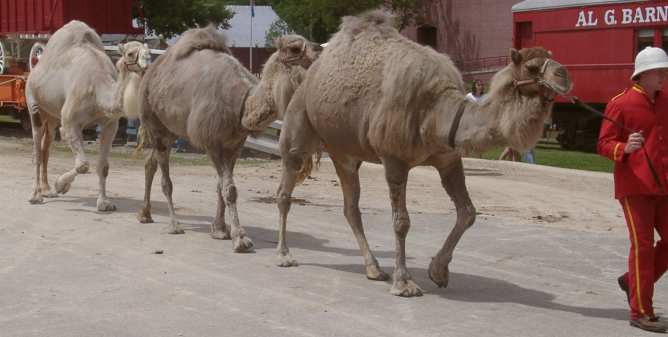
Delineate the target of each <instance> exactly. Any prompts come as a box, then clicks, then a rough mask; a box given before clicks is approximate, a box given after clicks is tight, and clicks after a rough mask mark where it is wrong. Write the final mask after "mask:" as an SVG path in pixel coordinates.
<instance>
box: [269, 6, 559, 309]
mask: <svg viewBox="0 0 668 337" xmlns="http://www.w3.org/2000/svg"><path fill="white" fill-rule="evenodd" d="M388 21H389V19H388V17H386V16H385V15H384V14H383V13H382V12H378V11H376V12H371V13H367V14H365V15H362V16H360V17H345V18H344V19H343V24H342V26H341V30H340V31H339V32H338V33H337V34H336V35H335V36H334V37H333V38H332V39H331V40H330V42H329V45H328V46H327V48H325V50H324V51H323V53H322V55H321V56H320V57H319V59H318V60H317V61H316V62H315V63H314V64H313V65H312V66H311V67H310V68H309V69H308V71H307V72H306V77H305V79H304V82H303V83H302V85H301V86H300V87H299V89H297V91H296V92H295V94H294V96H293V98H292V100H291V102H290V104H289V106H288V108H287V110H286V113H285V117H284V120H283V130H282V134H281V139H280V147H281V153H282V156H283V159H282V166H283V174H282V178H281V184H280V187H279V190H278V208H279V213H280V219H279V226H280V231H279V238H278V256H279V260H280V261H279V265H280V266H284V267H287V266H293V265H296V261H295V260H294V259H293V258H292V256H291V255H290V252H289V250H288V247H287V245H286V237H285V236H286V222H287V216H288V212H289V210H290V204H291V201H290V197H291V194H292V191H293V189H294V186H295V181H296V177H297V171H298V170H299V169H300V168H301V167H302V166H303V165H304V163H305V162H306V161H308V160H310V156H311V154H312V153H313V152H314V151H316V149H317V148H318V146H319V143H320V141H322V142H323V143H324V144H325V148H326V149H327V151H328V152H329V154H330V156H331V158H332V161H333V163H334V166H335V168H336V173H337V175H338V176H339V179H340V181H341V188H342V190H343V198H344V214H345V217H346V219H347V221H348V223H349V225H350V227H351V228H352V231H353V233H354V235H355V238H356V239H357V243H358V244H359V246H360V249H361V251H362V255H363V256H364V262H365V265H366V275H367V277H368V278H369V279H372V280H386V279H387V278H388V275H387V274H386V273H384V272H383V271H382V270H381V269H380V267H379V265H378V262H377V260H376V258H375V257H374V256H373V254H372V253H371V251H370V250H369V245H368V243H367V240H366V238H365V235H364V230H363V227H362V218H361V215H360V209H359V205H358V204H359V197H360V184H359V175H358V170H359V167H360V165H361V164H362V162H364V161H367V162H372V163H380V164H382V165H383V166H384V168H385V179H386V181H387V184H388V186H389V190H390V201H391V205H392V219H393V228H394V232H395V237H396V261H395V270H394V282H393V285H392V288H391V290H390V292H391V293H392V294H394V295H399V296H419V295H421V294H422V291H421V289H420V288H419V287H418V286H417V285H416V284H415V282H413V280H412V278H411V275H410V274H409V272H408V270H407V269H406V254H405V238H406V235H407V233H408V229H409V227H410V220H409V216H408V211H407V210H406V180H407V178H408V172H409V170H410V169H411V168H413V167H415V166H422V165H429V166H433V167H435V168H436V169H437V170H438V172H439V174H440V177H441V184H442V185H443V187H444V188H445V190H446V192H447V194H448V195H449V196H450V198H451V199H452V200H453V202H454V204H455V206H456V209H457V221H456V224H455V227H454V228H453V230H452V232H451V233H450V235H449V236H448V238H447V240H446V241H445V243H444V245H443V247H442V248H441V250H440V251H439V252H438V254H437V255H436V256H435V257H434V259H433V260H432V262H431V265H430V266H429V276H430V278H431V279H432V280H433V281H434V282H435V283H436V284H437V285H439V286H441V287H445V286H446V285H447V284H448V264H449V263H450V261H451V259H452V254H453V251H454V248H455V245H456V244H457V242H458V241H459V239H460V238H461V236H462V234H463V233H464V231H465V230H466V229H467V228H468V227H469V226H471V225H472V224H473V222H474V220H475V214H476V213H475V208H474V207H473V204H472V203H471V200H470V199H469V195H468V191H467V190H466V185H465V181H464V170H463V166H462V160H461V156H460V154H459V151H458V150H460V149H462V148H467V147H475V148H478V149H485V148H488V147H490V146H493V145H498V144H509V145H510V146H512V147H513V148H516V149H526V148H529V147H531V146H533V144H535V143H536V141H537V139H538V137H539V136H540V134H541V130H542V128H543V121H544V120H545V118H546V117H548V115H549V114H550V111H551V108H552V100H553V98H554V96H555V90H557V91H559V92H560V93H566V92H568V90H570V86H571V83H570V80H569V78H568V74H567V72H566V70H565V69H564V68H563V67H562V66H561V65H560V64H559V63H557V62H555V61H553V60H551V57H550V54H549V52H547V51H546V50H544V49H542V48H533V49H523V50H521V51H519V52H518V51H515V50H512V52H511V58H512V63H511V64H509V65H508V66H507V67H505V68H504V69H503V70H501V71H500V72H499V73H498V74H496V76H495V77H494V79H493V82H492V84H491V93H490V94H489V97H488V99H486V100H485V101H484V102H482V104H481V105H478V104H476V103H472V102H470V101H469V100H467V99H466V98H465V96H464V94H465V91H464V86H463V82H462V79H461V75H460V73H459V71H458V70H457V69H456V68H455V66H454V65H453V63H452V61H451V60H450V58H449V57H448V56H447V55H443V54H439V53H437V52H435V51H434V50H432V49H430V48H428V47H423V46H419V45H418V44H416V43H414V42H412V41H410V40H408V39H406V38H404V37H403V36H401V35H400V34H399V33H398V32H397V31H396V30H395V29H394V28H392V26H391V25H390V24H389V22H388ZM458 112H459V113H458ZM457 115H459V117H461V119H460V120H459V121H456V120H458V119H459V118H458V117H457ZM457 123H458V124H459V128H458V129H457V127H456V126H455V127H453V125H456V124H457ZM450 138H452V139H450Z"/></svg>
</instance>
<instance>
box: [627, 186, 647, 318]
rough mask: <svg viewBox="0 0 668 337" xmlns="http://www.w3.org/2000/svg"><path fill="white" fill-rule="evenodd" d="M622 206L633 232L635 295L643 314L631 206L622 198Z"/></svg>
mask: <svg viewBox="0 0 668 337" xmlns="http://www.w3.org/2000/svg"><path fill="white" fill-rule="evenodd" d="M624 206H625V207H626V215H627V216H628V218H629V224H630V225H631V233H632V234H633V248H634V252H633V255H634V264H635V270H636V297H637V298H638V307H639V308H640V312H641V313H642V314H643V315H644V314H645V309H644V308H643V306H642V300H641V298H640V266H639V265H638V234H637V233H636V224H635V222H634V221H633V214H632V213H631V206H629V199H628V198H624Z"/></svg>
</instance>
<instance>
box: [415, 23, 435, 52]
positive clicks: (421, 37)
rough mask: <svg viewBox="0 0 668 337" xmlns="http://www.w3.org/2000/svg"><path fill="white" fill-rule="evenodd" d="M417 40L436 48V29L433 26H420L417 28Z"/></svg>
mask: <svg viewBox="0 0 668 337" xmlns="http://www.w3.org/2000/svg"><path fill="white" fill-rule="evenodd" d="M417 41H418V43H419V44H422V45H425V46H430V47H432V48H434V49H436V47H437V45H438V30H437V29H436V27H434V26H428V25H424V26H420V27H418V29H417Z"/></svg>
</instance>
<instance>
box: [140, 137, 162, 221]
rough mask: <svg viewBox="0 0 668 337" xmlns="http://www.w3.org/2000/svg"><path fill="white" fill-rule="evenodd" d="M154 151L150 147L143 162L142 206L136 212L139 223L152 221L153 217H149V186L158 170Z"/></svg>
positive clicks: (150, 186) (151, 184)
mask: <svg viewBox="0 0 668 337" xmlns="http://www.w3.org/2000/svg"><path fill="white" fill-rule="evenodd" d="M155 152H156V150H155V149H151V152H150V153H149V155H148V157H147V158H146V161H145V162H144V207H143V208H142V209H141V210H140V211H139V213H137V220H139V222H141V223H152V222H153V218H152V217H151V188H152V186H153V177H155V172H156V171H157V170H158V159H157V158H156V155H155Z"/></svg>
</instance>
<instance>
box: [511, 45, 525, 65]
mask: <svg viewBox="0 0 668 337" xmlns="http://www.w3.org/2000/svg"><path fill="white" fill-rule="evenodd" d="M510 59H511V60H513V63H514V64H515V65H519V64H520V63H522V54H520V52H518V51H517V49H515V48H510Z"/></svg>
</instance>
